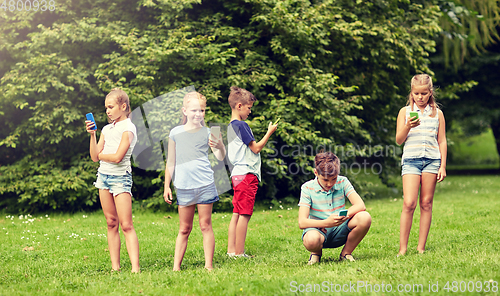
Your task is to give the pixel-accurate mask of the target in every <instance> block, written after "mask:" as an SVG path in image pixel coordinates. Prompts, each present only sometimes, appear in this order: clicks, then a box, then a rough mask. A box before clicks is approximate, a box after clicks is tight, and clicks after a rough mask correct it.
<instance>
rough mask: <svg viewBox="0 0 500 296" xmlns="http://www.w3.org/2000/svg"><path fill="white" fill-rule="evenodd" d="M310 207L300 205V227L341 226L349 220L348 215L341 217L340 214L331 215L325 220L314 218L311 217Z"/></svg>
mask: <svg viewBox="0 0 500 296" xmlns="http://www.w3.org/2000/svg"><path fill="white" fill-rule="evenodd" d="M309 212H310V208H308V207H304V206H302V207H299V228H300V229H305V228H309V227H315V228H330V227H334V226H339V225H341V224H342V223H344V221H346V220H347V217H340V216H338V215H336V214H335V215H330V216H329V217H328V218H326V219H325V220H314V219H309Z"/></svg>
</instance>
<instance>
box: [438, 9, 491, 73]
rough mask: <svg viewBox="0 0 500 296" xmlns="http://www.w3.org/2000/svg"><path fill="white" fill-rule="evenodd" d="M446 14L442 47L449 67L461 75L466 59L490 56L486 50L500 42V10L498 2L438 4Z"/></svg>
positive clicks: (444, 15)
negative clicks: (481, 54)
mask: <svg viewBox="0 0 500 296" xmlns="http://www.w3.org/2000/svg"><path fill="white" fill-rule="evenodd" d="M437 2H438V4H439V6H440V8H441V11H442V12H443V13H442V16H441V19H440V25H441V27H442V29H443V34H442V35H443V37H442V46H443V56H444V62H445V65H446V67H448V66H449V65H450V63H451V64H452V65H453V69H454V70H455V71H457V70H458V69H459V66H461V65H463V64H464V62H465V61H466V59H469V58H470V57H471V56H474V55H475V54H479V53H482V52H486V48H487V47H488V46H489V45H491V44H495V43H496V42H497V41H499V40H500V36H499V35H498V31H497V27H498V25H499V24H500V6H499V5H498V1H497V0H483V1H474V0H472V1H471V0H455V1H446V0H440V1H437Z"/></svg>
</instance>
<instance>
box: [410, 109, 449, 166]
mask: <svg viewBox="0 0 500 296" xmlns="http://www.w3.org/2000/svg"><path fill="white" fill-rule="evenodd" d="M413 110H414V111H413V112H415V111H416V112H418V118H419V119H420V125H419V126H417V127H414V128H412V129H410V132H409V133H408V136H406V140H405V146H404V148H403V157H402V159H401V162H402V161H403V159H410V158H423V157H426V158H430V159H441V153H440V152H439V144H438V141H437V137H438V131H439V115H438V113H437V112H436V115H435V116H434V117H431V114H432V109H431V107H430V106H429V105H427V106H426V107H425V109H424V112H422V111H420V109H419V108H418V107H416V106H414V107H413ZM410 111H411V108H410V106H407V107H406V119H405V122H407V121H408V119H409V118H410Z"/></svg>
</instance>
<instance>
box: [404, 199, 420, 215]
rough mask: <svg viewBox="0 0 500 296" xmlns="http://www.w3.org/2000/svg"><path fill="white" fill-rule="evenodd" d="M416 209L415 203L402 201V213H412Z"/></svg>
mask: <svg viewBox="0 0 500 296" xmlns="http://www.w3.org/2000/svg"><path fill="white" fill-rule="evenodd" d="M416 207H417V202H416V201H412V202H407V201H403V211H405V212H410V213H413V212H414V211H415V208H416Z"/></svg>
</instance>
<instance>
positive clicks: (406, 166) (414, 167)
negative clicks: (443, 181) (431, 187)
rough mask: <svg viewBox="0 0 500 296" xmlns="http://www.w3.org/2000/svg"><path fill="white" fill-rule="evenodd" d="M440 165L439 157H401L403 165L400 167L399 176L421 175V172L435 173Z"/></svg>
mask: <svg viewBox="0 0 500 296" xmlns="http://www.w3.org/2000/svg"><path fill="white" fill-rule="evenodd" d="M440 167H441V159H431V158H426V157H422V158H405V159H403V167H402V169H401V176H403V175H406V174H410V175H422V173H431V174H436V175H437V173H438V171H439V168H440Z"/></svg>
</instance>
